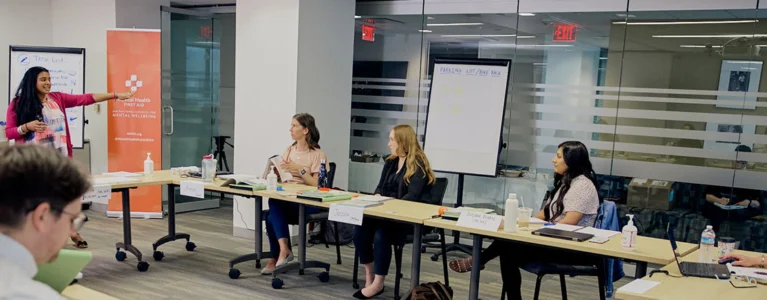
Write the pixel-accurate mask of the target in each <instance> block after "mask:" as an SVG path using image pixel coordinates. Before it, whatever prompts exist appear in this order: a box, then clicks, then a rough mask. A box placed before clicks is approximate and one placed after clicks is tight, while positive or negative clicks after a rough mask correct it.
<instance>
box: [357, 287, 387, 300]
mask: <svg viewBox="0 0 767 300" xmlns="http://www.w3.org/2000/svg"><path fill="white" fill-rule="evenodd" d="M383 292H384V289H381V291H380V292H378V293H376V294H375V295H373V296H370V297H365V295H363V294H362V290H361V289H360V290H358V291H357V292H356V293H354V295H353V296H354V298H355V299H373V297H376V296H380V295H381V294H383Z"/></svg>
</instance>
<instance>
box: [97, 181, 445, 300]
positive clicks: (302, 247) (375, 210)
mask: <svg viewBox="0 0 767 300" xmlns="http://www.w3.org/2000/svg"><path fill="white" fill-rule="evenodd" d="M104 177H108V176H101V175H95V176H94V178H104ZM131 178H132V179H135V181H131V182H124V183H115V184H112V185H111V188H112V191H113V192H120V193H122V209H123V242H120V243H117V244H116V247H117V249H118V253H117V255H116V257H117V258H118V260H120V261H122V260H124V259H125V256H124V253H123V254H121V253H120V252H121V251H120V250H119V249H125V250H126V251H127V252H130V253H132V254H133V255H135V256H136V258H137V259H138V260H139V263H138V269H139V271H146V270H147V269H148V267H149V264H148V263H147V262H146V261H144V260H143V256H142V254H141V251H139V250H138V249H137V248H136V247H134V246H133V245H132V244H131V223H130V190H131V189H134V188H137V187H141V186H152V185H168V235H166V236H164V237H161V238H160V239H158V240H157V241H156V242H155V243H154V244H153V245H152V248H153V250H154V253H153V257H155V259H158V258H159V259H162V257H163V256H164V255H163V254H162V252H159V251H158V250H157V249H158V248H159V247H160V246H161V245H163V244H165V243H168V242H171V241H175V240H178V239H186V240H187V250H190V251H191V250H193V249H194V244H192V243H191V242H189V240H190V236H189V235H188V234H185V233H179V232H176V227H175V225H176V224H175V223H176V222H175V187H178V186H180V185H181V182H182V181H201V180H200V179H198V178H190V177H182V176H180V175H173V174H171V172H170V171H169V170H162V171H156V172H155V173H154V175H153V176H141V177H131ZM223 182H224V180H221V179H216V180H215V181H214V182H213V183H207V184H205V190H206V191H212V192H218V193H225V194H230V195H235V196H242V197H247V198H253V199H254V201H255V208H256V211H257V212H260V211H261V210H262V208H263V198H264V197H266V198H270V199H276V200H281V201H288V202H292V203H296V204H298V205H299V223H301V224H305V223H306V221H305V214H304V212H305V209H306V205H309V206H313V207H320V208H324V209H329V208H330V205H331V204H335V203H343V202H344V201H334V202H330V203H328V202H318V201H312V200H305V199H299V198H297V197H296V196H295V192H296V191H302V190H312V189H314V188H313V187H311V186H305V185H298V184H284V185H283V190H284V192H270V191H265V190H261V191H248V190H241V189H232V188H228V187H222V186H221V184H223ZM438 211H439V206H437V205H430V204H423V203H416V202H411V201H403V200H390V201H386V202H385V203H384V204H383V205H380V206H376V207H371V208H367V209H365V211H364V214H365V216H368V217H375V218H383V219H387V220H391V221H396V222H403V223H408V224H412V225H413V237H414V238H413V249H420V247H421V238H422V232H423V224H424V221H425V220H428V219H431V218H433V217H434V216H435V215H436V214H437V213H438ZM254 215H255V222H256V223H255V224H256V226H259V227H260V226H261V224H262V221H263V220H262V214H261V213H256V214H254ZM262 241H263V230H261V228H258V230H255V243H254V244H255V245H254V246H255V247H254V248H255V252H254V253H251V254H246V255H242V256H239V257H237V258H235V259H233V260H231V261H230V262H229V265H230V276H231V275H232V274H231V271H232V270H231V269H233V266H234V265H235V264H237V263H241V262H245V261H252V260H255V261H256V267H257V268H260V267H261V263H260V260H262V259H266V258H270V257H271V253H268V252H267V253H264V252H263V249H262ZM190 244H191V245H190ZM305 254H306V226H299V254H298V258H299V260H300V264H298V266H297V267H298V268H299V270H300V272H301V273H303V269H305V268H310V267H325V266H326V265H327V264H325V263H321V262H307V261H306V260H305V257H306V255H305ZM420 255H421V253H420V251H413V255H412V270H411V286H417V285H418V284H419V280H420V262H421V260H420ZM120 258H122V259H120ZM290 265H293V264H288V265H286V266H290ZM327 267H328V268H329V265H327ZM291 268H296V267H291ZM280 270H281V271H287V270H285V269H280ZM278 273H279V272H275V274H278Z"/></svg>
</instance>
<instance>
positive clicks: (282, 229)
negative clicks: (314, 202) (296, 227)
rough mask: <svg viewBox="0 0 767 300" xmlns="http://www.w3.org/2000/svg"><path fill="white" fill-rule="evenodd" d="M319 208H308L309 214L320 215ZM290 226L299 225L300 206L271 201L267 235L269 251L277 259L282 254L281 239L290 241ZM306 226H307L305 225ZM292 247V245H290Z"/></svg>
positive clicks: (267, 218) (267, 220)
mask: <svg viewBox="0 0 767 300" xmlns="http://www.w3.org/2000/svg"><path fill="white" fill-rule="evenodd" d="M319 211H320V210H319V208H317V207H313V206H306V209H305V212H306V213H307V214H314V213H318V212H319ZM289 224H298V204H296V203H292V202H287V201H281V200H274V199H269V215H268V216H267V217H266V235H267V236H268V237H269V249H270V250H269V251H271V252H272V255H274V257H275V258H277V256H278V255H279V254H280V243H279V242H278V240H279V239H281V238H287V239H290V229H289V228H288V225H289ZM304 225H306V224H304ZM288 245H290V243H288Z"/></svg>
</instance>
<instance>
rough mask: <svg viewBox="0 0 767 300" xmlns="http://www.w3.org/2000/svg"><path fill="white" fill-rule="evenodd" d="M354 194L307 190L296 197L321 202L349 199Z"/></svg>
mask: <svg viewBox="0 0 767 300" xmlns="http://www.w3.org/2000/svg"><path fill="white" fill-rule="evenodd" d="M353 196H354V194H352V193H348V192H343V191H307V192H302V193H300V194H298V195H297V196H296V197H298V198H300V199H307V200H314V201H320V202H333V201H341V200H349V199H351V198H352V197H353Z"/></svg>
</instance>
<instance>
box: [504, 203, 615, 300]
mask: <svg viewBox="0 0 767 300" xmlns="http://www.w3.org/2000/svg"><path fill="white" fill-rule="evenodd" d="M550 194H551V191H547V192H546V195H545V196H544V198H543V205H541V209H543V208H544V207H546V199H548V198H549V195H550ZM599 218H600V216H599V215H598V216H597V217H596V218H595V219H594V223H595V224H596V222H597V220H599ZM597 261H598V262H597V264H596V265H566V264H554V263H546V262H531V263H527V264H525V265H524V266H522V269H523V270H525V271H527V272H530V273H533V274H536V275H538V278H537V279H536V280H535V294H534V295H533V299H534V300H538V295H539V294H540V291H541V280H542V279H543V276H546V275H555V274H557V275H559V285H560V288H561V290H562V300H567V285H566V284H565V275H570V276H596V277H597V280H598V282H599V299H600V300H605V273H604V271H603V270H604V266H605V262H604V259H603V258H600V259H598V260H597ZM505 299H506V284H504V285H503V289H502V290H501V300H505Z"/></svg>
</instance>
